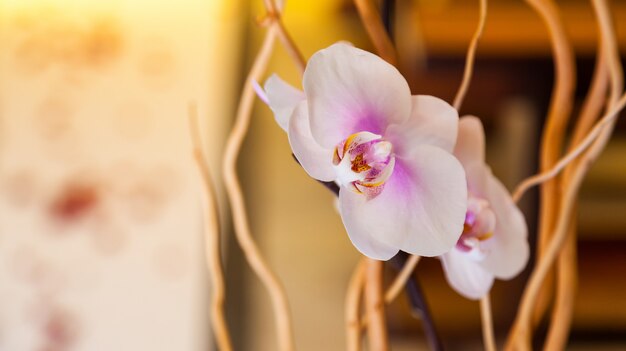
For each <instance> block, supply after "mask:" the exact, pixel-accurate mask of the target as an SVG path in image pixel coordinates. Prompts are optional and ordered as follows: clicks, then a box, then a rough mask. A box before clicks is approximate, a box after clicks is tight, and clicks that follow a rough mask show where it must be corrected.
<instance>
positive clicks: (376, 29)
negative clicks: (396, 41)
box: [354, 0, 398, 66]
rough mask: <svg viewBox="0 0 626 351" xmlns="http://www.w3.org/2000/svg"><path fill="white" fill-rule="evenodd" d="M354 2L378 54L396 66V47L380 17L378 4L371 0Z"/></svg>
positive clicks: (356, 0)
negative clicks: (375, 4)
mask: <svg viewBox="0 0 626 351" xmlns="http://www.w3.org/2000/svg"><path fill="white" fill-rule="evenodd" d="M354 4H355V5H356V8H357V10H358V11H359V16H361V22H363V25H364V26H365V30H366V31H367V34H368V35H369V37H370V39H371V40H372V43H373V44H374V47H375V48H376V52H378V55H379V56H380V57H382V58H383V59H384V60H385V61H387V62H389V63H391V64H392V65H394V66H396V65H397V64H398V56H397V53H396V48H395V47H394V45H393V42H392V41H391V38H389V35H388V34H387V31H386V30H385V26H384V25H383V22H382V20H381V19H380V13H379V12H378V9H377V8H376V6H374V4H373V2H372V1H371V0H354Z"/></svg>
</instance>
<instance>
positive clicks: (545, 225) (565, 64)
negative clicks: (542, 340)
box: [509, 0, 575, 347]
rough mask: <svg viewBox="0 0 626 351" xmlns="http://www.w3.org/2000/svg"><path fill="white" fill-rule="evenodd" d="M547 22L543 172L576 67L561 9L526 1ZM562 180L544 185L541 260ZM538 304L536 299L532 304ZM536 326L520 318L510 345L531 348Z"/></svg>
mask: <svg viewBox="0 0 626 351" xmlns="http://www.w3.org/2000/svg"><path fill="white" fill-rule="evenodd" d="M526 2H527V3H528V4H529V5H530V6H531V7H532V8H533V9H534V10H535V11H536V12H537V13H538V14H539V15H540V16H541V18H542V20H543V21H544V22H545V24H546V26H547V28H548V31H549V33H550V38H551V42H552V50H553V54H554V60H555V85H554V88H553V93H552V100H551V103H550V109H549V111H548V116H547V119H546V124H545V128H544V133H543V136H542V143H541V155H540V169H541V170H542V171H544V172H545V171H547V170H549V169H551V168H552V167H553V166H554V164H555V163H556V162H557V160H558V157H559V154H560V150H561V147H562V145H563V139H564V134H565V129H566V126H567V121H568V119H569V115H570V112H571V108H572V103H573V94H574V82H575V66H574V54H573V51H572V48H571V46H570V44H569V41H568V39H567V36H566V34H565V30H564V27H563V24H562V23H561V20H560V19H559V15H558V9H557V7H556V5H555V4H554V3H553V2H552V1H551V0H527V1H526ZM558 186H559V183H558V180H557V179H550V180H548V181H546V182H544V183H542V185H541V199H540V201H541V206H540V214H539V235H538V252H537V259H538V260H542V259H543V258H544V252H545V251H546V250H545V247H546V245H547V241H548V240H549V239H550V234H551V233H552V231H553V229H554V227H555V221H556V220H557V218H558V217H557V215H558V211H559V208H560V207H559V206H560V205H561V204H560V203H559V202H558V199H559V196H558ZM551 286H552V285H551V280H549V281H548V282H547V283H546V284H545V288H544V289H546V290H544V294H545V295H549V292H550V290H549V289H551ZM532 302H533V303H534V299H533V301H532ZM531 329H532V326H531V325H530V322H529V320H521V319H520V318H519V315H518V319H516V321H515V324H514V328H513V329H512V332H511V334H510V335H509V346H510V347H513V346H512V345H515V344H518V343H521V345H525V346H528V345H529V343H530V338H531V337H532V330H531Z"/></svg>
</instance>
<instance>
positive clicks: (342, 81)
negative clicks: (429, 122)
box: [303, 43, 411, 148]
mask: <svg viewBox="0 0 626 351" xmlns="http://www.w3.org/2000/svg"><path fill="white" fill-rule="evenodd" d="M303 86H304V91H305V93H306V96H307V100H308V103H309V115H310V117H311V132H312V134H313V137H314V138H315V140H317V141H318V142H319V143H320V144H321V145H322V146H324V147H328V148H331V147H334V146H335V145H337V143H339V142H341V141H342V140H344V139H345V138H347V137H348V136H349V135H351V134H354V133H358V132H362V131H368V132H371V133H374V134H379V135H382V134H383V132H384V131H385V130H386V129H387V126H388V125H390V124H394V123H403V122H404V121H406V120H407V119H408V118H409V114H410V112H411V110H410V108H411V92H410V90H409V85H408V84H407V82H406V80H405V79H404V78H403V77H402V75H401V74H400V72H398V70H397V69H396V68H395V67H393V66H392V65H390V64H389V63H387V62H385V61H384V60H383V59H381V58H380V57H378V56H376V55H374V54H372V53H369V52H367V51H363V50H361V49H357V48H354V47H352V46H349V45H346V44H342V43H338V44H334V45H332V46H330V47H328V48H326V49H324V50H320V51H318V52H317V53H315V54H314V55H313V56H312V57H311V58H310V60H309V62H308V64H307V67H306V70H305V72H304V78H303Z"/></svg>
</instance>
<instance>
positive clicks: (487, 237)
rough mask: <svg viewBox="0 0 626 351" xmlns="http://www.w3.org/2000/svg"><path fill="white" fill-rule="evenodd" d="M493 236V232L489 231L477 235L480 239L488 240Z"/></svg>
mask: <svg viewBox="0 0 626 351" xmlns="http://www.w3.org/2000/svg"><path fill="white" fill-rule="evenodd" d="M492 236H493V232H487V233H485V234H483V235H481V236H477V237H476V239H478V240H480V241H484V240H487V239H489V238H491V237H492Z"/></svg>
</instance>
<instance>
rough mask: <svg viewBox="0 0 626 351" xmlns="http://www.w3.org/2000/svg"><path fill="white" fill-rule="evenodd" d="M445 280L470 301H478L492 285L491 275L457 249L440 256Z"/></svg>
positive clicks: (492, 278) (492, 277)
mask: <svg viewBox="0 0 626 351" xmlns="http://www.w3.org/2000/svg"><path fill="white" fill-rule="evenodd" d="M441 263H442V264H443V270H444V273H445V276H446V280H447V281H448V283H449V284H450V286H452V288H453V289H454V290H455V291H456V292H458V293H459V294H461V295H463V296H464V297H466V298H468V299H470V300H479V299H480V298H482V297H483V296H485V295H486V294H487V293H488V292H489V290H491V286H492V285H493V280H494V276H493V274H492V273H490V272H489V271H487V270H486V269H484V268H483V267H481V266H480V265H479V264H478V263H477V262H476V261H474V260H472V259H471V258H470V257H469V255H468V254H467V253H464V252H461V251H459V250H457V249H452V250H450V252H448V253H446V254H444V255H442V256H441Z"/></svg>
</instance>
